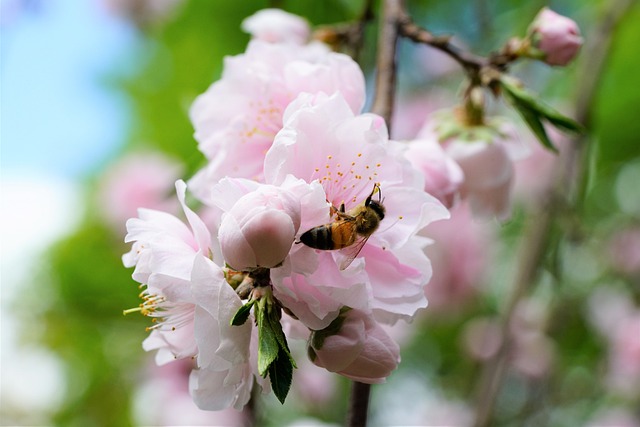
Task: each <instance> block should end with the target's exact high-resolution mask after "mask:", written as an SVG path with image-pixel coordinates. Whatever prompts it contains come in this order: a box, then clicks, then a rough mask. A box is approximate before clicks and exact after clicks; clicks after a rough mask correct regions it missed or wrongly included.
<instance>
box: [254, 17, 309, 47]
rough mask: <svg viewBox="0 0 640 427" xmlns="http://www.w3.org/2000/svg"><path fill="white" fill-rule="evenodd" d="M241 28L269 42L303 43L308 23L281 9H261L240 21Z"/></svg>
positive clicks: (307, 30) (306, 35)
mask: <svg viewBox="0 0 640 427" xmlns="http://www.w3.org/2000/svg"><path fill="white" fill-rule="evenodd" d="M242 29H243V30H244V31H245V32H247V33H249V34H251V36H253V37H254V38H256V39H259V40H263V41H265V42H269V43H294V44H299V45H301V44H304V43H305V42H306V41H307V40H308V39H309V33H310V29H309V24H308V23H307V21H306V20H305V19H304V18H301V17H300V16H297V15H294V14H291V13H288V12H285V11H284V10H282V9H262V10H259V11H258V12H256V13H254V14H253V15H251V16H249V17H248V18H246V19H245V20H244V21H242Z"/></svg>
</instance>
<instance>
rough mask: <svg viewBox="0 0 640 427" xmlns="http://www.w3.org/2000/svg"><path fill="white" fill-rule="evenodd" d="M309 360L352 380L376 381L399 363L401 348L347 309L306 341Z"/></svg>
mask: <svg viewBox="0 0 640 427" xmlns="http://www.w3.org/2000/svg"><path fill="white" fill-rule="evenodd" d="M308 351H309V357H310V358H311V361H312V362H313V363H314V364H316V365H317V366H320V367H321V368H325V369H326V370H328V371H330V372H336V373H338V374H340V375H343V376H345V377H347V378H350V379H352V380H354V381H359V382H363V383H367V384H378V383H382V382H384V381H385V378H386V377H388V376H389V375H390V374H391V371H393V370H394V369H395V368H396V367H397V366H398V363H400V348H399V346H398V344H396V343H395V342H394V341H393V340H392V339H391V337H389V335H388V334H387V333H386V332H385V331H384V329H382V327H381V326H380V325H379V324H378V323H377V322H376V321H375V320H374V319H373V318H372V317H369V316H367V315H366V314H364V313H363V312H361V311H357V310H349V311H348V312H346V313H344V314H342V315H340V317H338V318H337V319H336V320H334V322H333V323H331V325H329V326H328V327H327V328H326V329H323V330H322V331H314V332H313V333H312V334H311V339H310V340H309V348H308Z"/></svg>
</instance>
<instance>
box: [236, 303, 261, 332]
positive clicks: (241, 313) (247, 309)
mask: <svg viewBox="0 0 640 427" xmlns="http://www.w3.org/2000/svg"><path fill="white" fill-rule="evenodd" d="M255 302H256V301H255V300H252V301H249V302H247V303H246V304H245V305H243V306H242V307H240V308H239V309H238V311H237V312H236V314H234V315H233V318H231V326H240V325H244V323H245V322H246V321H247V319H248V318H249V314H250V313H251V307H253V304H255Z"/></svg>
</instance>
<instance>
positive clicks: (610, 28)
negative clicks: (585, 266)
mask: <svg viewBox="0 0 640 427" xmlns="http://www.w3.org/2000/svg"><path fill="white" fill-rule="evenodd" d="M632 4H633V0H618V1H617V2H615V3H611V7H610V9H609V10H608V12H607V13H606V14H605V16H604V18H603V21H602V23H601V25H600V27H599V29H598V30H596V31H595V32H594V38H593V39H592V42H593V43H592V44H591V46H588V47H585V50H587V51H588V52H589V57H588V60H587V63H585V64H583V75H582V79H580V80H579V91H578V93H579V96H578V98H577V101H576V119H577V120H578V121H579V122H581V123H583V124H584V125H585V126H586V127H587V128H589V125H590V116H591V111H592V106H593V100H594V98H595V95H596V91H597V87H598V82H599V80H600V78H601V76H602V71H603V69H604V63H605V61H606V58H607V55H608V53H609V46H610V43H611V39H612V37H613V33H614V30H615V28H616V27H617V25H618V23H619V22H620V20H621V19H622V17H623V16H624V15H625V12H626V11H627V10H628V8H629V7H630V6H631V5H632ZM586 146H587V140H586V138H581V139H580V140H576V141H573V144H570V145H569V147H568V148H567V150H566V151H565V152H564V153H563V156H562V158H561V159H560V160H561V163H560V164H559V167H558V169H557V171H556V172H557V176H556V179H555V184H556V185H555V186H552V187H550V188H549V190H548V192H547V193H546V194H545V195H544V196H543V197H542V198H541V199H540V200H539V202H538V208H537V209H536V210H535V211H534V212H532V214H531V216H530V219H529V221H530V224H529V227H528V232H527V234H526V235H525V237H524V238H523V241H522V244H523V246H522V248H521V254H520V261H519V264H518V272H517V274H516V277H515V280H514V285H513V291H512V294H511V296H510V298H509V301H508V303H507V306H506V309H505V312H504V314H503V318H504V320H503V322H502V328H501V336H502V343H503V344H502V346H501V348H500V349H499V351H498V352H497V354H496V355H495V356H494V358H492V359H491V360H489V361H488V362H487V364H486V365H485V370H484V372H483V373H482V375H481V378H480V382H479V387H478V391H479V397H480V398H479V402H478V408H477V412H476V419H475V423H474V426H476V427H486V426H489V425H491V421H492V417H493V410H494V407H495V401H496V397H497V395H498V392H499V391H500V388H501V385H502V382H503V380H504V376H505V374H506V371H507V365H508V354H509V349H510V346H511V339H510V334H509V330H510V328H511V324H512V322H513V318H514V313H515V308H516V306H517V305H518V303H519V302H520V301H521V300H522V299H523V298H524V297H525V295H526V294H527V292H528V291H529V289H530V287H531V286H532V285H533V283H534V282H535V280H536V279H537V274H538V271H539V269H540V266H541V264H542V262H543V260H544V255H545V253H546V249H547V247H548V243H549V240H550V237H551V230H552V228H553V224H554V221H555V220H556V214H557V213H558V210H559V209H561V208H562V207H563V206H567V204H568V203H569V199H568V195H571V194H575V187H576V184H577V183H580V182H581V181H582V175H583V174H584V169H585V162H586V156H585V155H584V150H586V148H587V147H586Z"/></svg>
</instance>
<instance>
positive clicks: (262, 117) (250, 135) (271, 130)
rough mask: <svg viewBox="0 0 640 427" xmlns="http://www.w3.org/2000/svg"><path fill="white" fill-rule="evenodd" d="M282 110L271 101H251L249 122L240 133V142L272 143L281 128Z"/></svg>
mask: <svg viewBox="0 0 640 427" xmlns="http://www.w3.org/2000/svg"><path fill="white" fill-rule="evenodd" d="M282 112H283V109H282V107H281V106H279V105H277V104H276V103H275V102H274V101H273V99H270V100H268V101H266V102H263V101H252V102H250V103H249V112H248V114H247V116H248V117H251V119H250V120H247V122H246V123H245V125H244V128H243V129H242V130H241V131H240V142H241V143H243V144H245V143H248V142H252V141H259V142H266V141H265V140H267V141H268V142H269V143H270V142H272V141H273V138H274V137H275V136H276V133H278V131H279V130H280V128H282V114H283V113H282Z"/></svg>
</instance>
